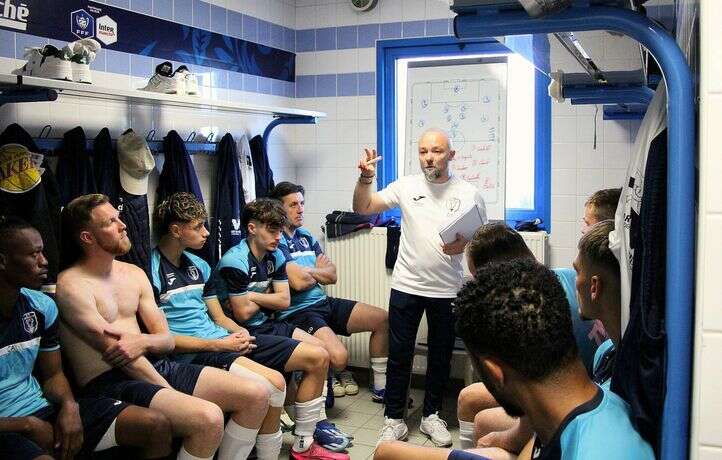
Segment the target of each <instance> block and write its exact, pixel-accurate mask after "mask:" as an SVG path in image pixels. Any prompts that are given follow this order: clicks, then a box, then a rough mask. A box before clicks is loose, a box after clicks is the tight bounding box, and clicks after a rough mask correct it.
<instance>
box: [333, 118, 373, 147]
mask: <svg viewBox="0 0 722 460" xmlns="http://www.w3.org/2000/svg"><path fill="white" fill-rule="evenodd" d="M363 122H364V123H366V121H365V120H364V121H363ZM359 123H361V122H360V121H356V120H344V121H339V122H338V124H337V128H338V130H337V131H336V142H338V143H348V144H356V143H357V142H358V141H359V135H360V134H359V132H360V127H359ZM374 134H375V130H374Z"/></svg>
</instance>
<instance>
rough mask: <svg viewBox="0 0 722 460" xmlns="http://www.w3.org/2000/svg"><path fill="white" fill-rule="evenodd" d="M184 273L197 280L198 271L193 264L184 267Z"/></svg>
mask: <svg viewBox="0 0 722 460" xmlns="http://www.w3.org/2000/svg"><path fill="white" fill-rule="evenodd" d="M186 273H187V274H188V277H189V278H190V279H192V280H193V281H198V277H199V276H200V273H199V272H198V267H196V266H195V265H191V266H189V267H188V268H187V269H186Z"/></svg>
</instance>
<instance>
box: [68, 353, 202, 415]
mask: <svg viewBox="0 0 722 460" xmlns="http://www.w3.org/2000/svg"><path fill="white" fill-rule="evenodd" d="M153 367H155V370H156V371H158V373H159V374H160V375H161V377H163V378H164V379H166V380H167V381H168V383H169V384H170V386H171V387H172V388H173V389H175V390H178V391H180V392H181V393H185V394H187V395H193V390H194V389H195V388H196V383H197V382H198V376H200V375H201V371H202V370H203V366H199V365H197V364H186V363H179V362H177V361H171V360H169V359H167V358H162V359H159V360H157V361H155V362H153ZM162 389H163V387H162V386H160V385H156V384H154V383H148V382H144V381H142V380H133V379H132V378H131V377H130V376H129V375H127V374H126V373H125V372H123V371H122V370H120V369H111V370H109V371H107V372H104V373H102V374H100V375H99V376H97V377H95V378H94V379H93V380H91V381H90V382H88V383H87V384H86V385H85V386H84V387H83V390H82V392H83V394H84V395H87V396H106V397H108V398H114V399H118V400H120V401H125V402H127V403H130V404H135V405H136V406H141V407H150V402H151V401H152V400H153V397H154V396H155V394H156V393H158V392H159V391H160V390H162Z"/></svg>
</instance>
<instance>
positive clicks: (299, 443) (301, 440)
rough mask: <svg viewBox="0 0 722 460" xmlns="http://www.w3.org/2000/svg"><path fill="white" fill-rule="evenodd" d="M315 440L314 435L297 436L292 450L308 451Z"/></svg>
mask: <svg viewBox="0 0 722 460" xmlns="http://www.w3.org/2000/svg"><path fill="white" fill-rule="evenodd" d="M312 442H313V436H296V440H295V441H294V442H293V446H292V447H291V450H292V451H294V452H306V451H307V450H308V449H310V448H311V443H312Z"/></svg>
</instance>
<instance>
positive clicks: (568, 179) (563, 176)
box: [552, 168, 577, 195]
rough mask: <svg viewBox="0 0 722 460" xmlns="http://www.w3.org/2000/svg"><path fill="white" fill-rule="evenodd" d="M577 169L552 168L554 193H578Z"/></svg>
mask: <svg viewBox="0 0 722 460" xmlns="http://www.w3.org/2000/svg"><path fill="white" fill-rule="evenodd" d="M576 179H577V170H576V169H556V168H552V195H576V192H577V187H576Z"/></svg>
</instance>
